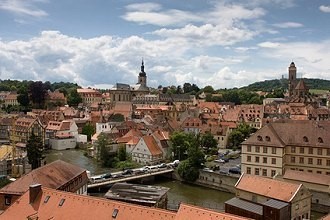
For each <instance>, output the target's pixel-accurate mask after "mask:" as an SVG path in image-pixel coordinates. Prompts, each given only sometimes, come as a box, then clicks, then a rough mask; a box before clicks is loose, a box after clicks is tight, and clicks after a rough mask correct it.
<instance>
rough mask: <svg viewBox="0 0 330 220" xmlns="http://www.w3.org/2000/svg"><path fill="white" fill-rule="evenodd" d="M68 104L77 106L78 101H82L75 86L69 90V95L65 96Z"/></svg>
mask: <svg viewBox="0 0 330 220" xmlns="http://www.w3.org/2000/svg"><path fill="white" fill-rule="evenodd" d="M67 102H68V105H70V106H74V107H77V106H78V105H79V103H82V98H81V96H80V95H79V93H78V92H77V89H76V88H73V89H71V90H70V92H69V95H68V97H67Z"/></svg>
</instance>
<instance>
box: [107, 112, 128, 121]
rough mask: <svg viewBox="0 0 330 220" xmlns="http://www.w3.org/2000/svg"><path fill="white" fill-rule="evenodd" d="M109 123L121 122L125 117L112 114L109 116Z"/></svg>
mask: <svg viewBox="0 0 330 220" xmlns="http://www.w3.org/2000/svg"><path fill="white" fill-rule="evenodd" d="M110 121H113V122H122V121H125V117H124V115H122V114H119V113H118V114H113V115H111V116H110Z"/></svg>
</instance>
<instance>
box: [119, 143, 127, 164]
mask: <svg viewBox="0 0 330 220" xmlns="http://www.w3.org/2000/svg"><path fill="white" fill-rule="evenodd" d="M117 157H118V159H119V161H125V160H126V159H127V154H126V147H125V145H121V146H119V148H118V154H117Z"/></svg>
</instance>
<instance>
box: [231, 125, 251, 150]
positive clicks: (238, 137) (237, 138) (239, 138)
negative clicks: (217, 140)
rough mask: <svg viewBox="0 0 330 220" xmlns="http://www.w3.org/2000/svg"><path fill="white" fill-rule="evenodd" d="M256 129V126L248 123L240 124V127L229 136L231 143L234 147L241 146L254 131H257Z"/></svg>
mask: <svg viewBox="0 0 330 220" xmlns="http://www.w3.org/2000/svg"><path fill="white" fill-rule="evenodd" d="M256 130H257V129H256V128H252V127H250V126H249V125H248V124H246V123H241V124H239V125H238V127H237V128H236V129H235V130H234V131H232V132H231V133H230V135H229V137H228V142H229V145H230V146H231V147H233V148H236V147H239V145H240V144H241V143H242V142H243V141H244V140H245V139H246V138H248V137H249V136H250V135H251V134H252V133H254V132H256Z"/></svg>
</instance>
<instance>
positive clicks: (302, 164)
mask: <svg viewBox="0 0 330 220" xmlns="http://www.w3.org/2000/svg"><path fill="white" fill-rule="evenodd" d="M285 164H286V166H285V167H284V168H285V169H291V170H299V171H305V172H311V173H317V174H325V175H330V148H329V147H319V146H286V148H285Z"/></svg>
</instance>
